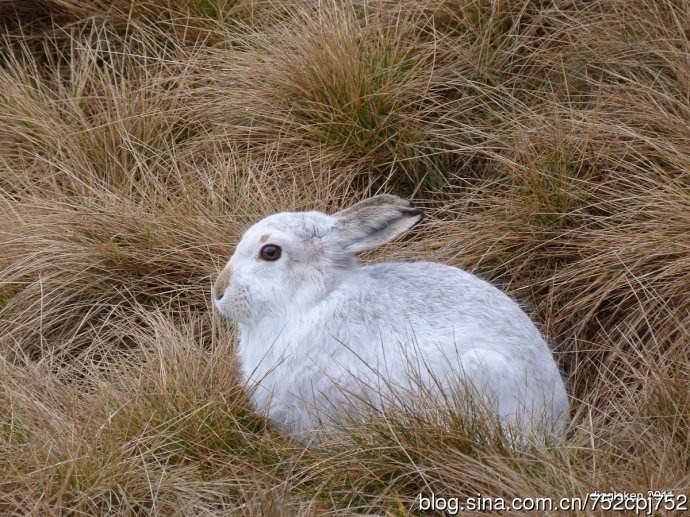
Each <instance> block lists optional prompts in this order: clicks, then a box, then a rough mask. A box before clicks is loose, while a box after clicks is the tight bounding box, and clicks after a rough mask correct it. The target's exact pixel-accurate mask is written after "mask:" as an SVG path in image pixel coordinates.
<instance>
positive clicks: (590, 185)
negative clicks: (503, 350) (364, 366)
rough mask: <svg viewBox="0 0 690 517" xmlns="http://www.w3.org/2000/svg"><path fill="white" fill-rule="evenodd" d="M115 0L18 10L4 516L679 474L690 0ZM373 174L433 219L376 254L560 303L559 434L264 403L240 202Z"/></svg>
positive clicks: (3, 67) (296, 199)
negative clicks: (339, 422)
mask: <svg viewBox="0 0 690 517" xmlns="http://www.w3.org/2000/svg"><path fill="white" fill-rule="evenodd" d="M107 4H108V5H106V3H104V2H97V1H76V0H69V1H61V2H52V1H46V2H35V3H27V2H7V3H5V4H4V5H3V7H2V11H1V12H0V14H1V15H2V24H3V27H4V28H5V38H4V39H3V43H2V45H3V51H2V52H0V55H2V58H0V207H1V208H0V210H1V211H2V214H3V217H2V218H0V451H1V452H0V511H1V512H2V513H7V514H9V515H11V514H29V515H34V514H35V515H66V514H76V513H83V514H89V515H98V514H114V515H134V514H136V515H144V514H151V515H170V514H173V513H175V512H177V513H180V514H184V515H187V514H189V515H201V514H207V515H227V514H233V515H235V514H239V515H264V514H267V515H321V514H324V513H329V514H333V515H353V514H367V513H368V514H383V515H406V514H420V515H423V514H425V512H423V511H420V510H419V507H418V497H419V495H420V494H424V495H427V496H428V495H430V494H431V493H434V494H436V495H438V496H445V497H460V498H461V499H463V498H465V497H470V496H475V495H476V494H477V493H479V494H481V496H483V497H504V498H508V499H510V498H513V497H528V496H530V497H551V498H553V499H554V500H557V499H560V498H561V497H574V496H579V497H584V496H585V495H586V494H587V493H590V492H593V491H599V492H621V491H627V492H642V493H645V494H646V493H647V491H648V490H662V491H663V490H671V491H674V492H675V493H686V494H687V493H688V490H689V489H688V483H689V480H690V443H689V441H688V436H690V429H689V427H690V399H689V398H688V394H689V393H690V380H689V379H690V371H689V370H688V365H689V364H690V355H689V354H690V352H689V350H690V348H689V347H688V344H689V343H690V334H689V331H688V329H689V328H690V299H689V298H688V294H687V293H688V292H690V248H689V247H688V243H687V241H688V239H687V235H688V234H690V217H689V214H690V196H689V194H688V193H689V192H690V145H689V144H688V138H687V128H688V125H689V124H690V108H689V106H690V102H688V99H689V95H690V94H689V93H688V84H689V78H690V63H688V59H687V55H688V53H689V52H690V40H689V39H688V33H687V30H685V28H686V27H688V26H690V15H689V14H688V13H689V12H690V11H689V10H688V9H687V6H686V5H685V4H684V3H683V2H676V1H672V0H663V1H652V0H642V1H638V2H618V1H615V0H596V1H593V2H573V1H560V0H553V1H548V2H536V1H531V0H524V1H520V2H489V1H483V0H450V1H445V0H424V1H423V2H402V3H401V2H387V1H377V2H357V1H344V0H332V1H329V2H325V3H324V2H306V3H304V2H303V3H300V4H299V5H297V4H291V3H288V2H283V1H272V0H271V1H265V2H264V1H261V2H191V1H169V2H168V1H166V2H157V1H153V0H151V1H147V2H129V1H125V0H122V1H118V2H109V3H107ZM382 190H385V191H390V192H395V193H398V194H402V195H407V196H410V197H413V198H414V199H415V201H416V202H418V203H419V204H420V205H421V206H422V207H424V209H425V210H426V211H427V213H428V214H429V215H430V217H429V218H428V219H427V221H426V222H425V223H424V224H423V225H422V226H421V227H420V228H419V229H417V230H415V232H416V233H415V235H413V236H411V238H410V239H408V240H406V241H405V243H404V245H403V244H394V245H389V246H387V247H385V248H384V249H383V250H381V251H379V252H376V253H375V254H374V255H371V256H369V257H367V258H373V259H374V260H377V259H383V258H384V257H385V258H386V259H411V260H437V261H441V262H445V263H449V264H453V265H457V266H461V267H464V268H466V269H468V270H471V271H474V272H476V273H478V274H479V275H480V276H482V277H484V278H486V279H488V280H491V281H493V282H495V283H497V284H499V285H501V286H502V287H503V288H504V289H506V290H507V291H509V292H510V293H511V294H513V295H514V296H515V297H516V298H518V299H519V300H520V301H521V302H523V303H524V304H525V306H526V307H528V309H529V311H530V312H531V314H532V315H533V316H534V318H535V319H536V320H538V321H539V322H540V323H541V325H542V331H543V332H544V334H545V335H546V336H547V337H548V338H549V341H550V342H551V343H552V344H553V346H554V349H555V354H556V357H557V359H558V361H559V363H560V365H561V367H562V369H563V371H564V373H565V375H566V377H567V380H568V385H569V388H570V391H571V394H572V400H571V416H572V418H573V424H572V426H571V428H570V429H569V431H568V434H567V436H566V437H565V439H564V440H563V442H562V443H552V444H539V443H521V444H514V443H510V441H509V440H508V439H507V438H506V437H505V436H503V435H501V434H500V433H498V434H497V433H495V432H494V431H495V430H494V429H492V427H491V422H490V420H487V419H478V420H476V421H473V420H472V419H471V418H470V417H469V416H468V414H467V412H463V411H460V410H459V411H458V412H455V413H454V412H452V411H449V410H448V408H447V407H444V406H445V404H443V403H441V404H439V406H440V407H436V408H435V411H432V413H433V414H434V415H436V416H435V417H434V418H431V417H430V416H429V413H428V412H425V411H423V410H422V409H423V408H419V407H416V406H414V407H410V404H407V403H405V401H398V402H399V403H397V404H393V407H391V408H390V409H389V410H388V411H386V412H385V413H382V414H378V415H368V416H366V418H361V419H357V420H355V419H353V420H352V421H350V422H346V423H344V425H343V429H342V430H341V431H342V432H341V433H339V434H338V435H337V436H331V437H329V439H328V440H326V441H324V443H322V444H321V445H319V446H318V447H317V446H312V447H307V446H305V445H304V444H300V443H296V442H292V441H289V440H288V439H286V438H285V437H283V436H281V435H280V434H279V433H277V432H276V431H275V430H274V429H272V428H271V427H270V426H268V425H267V424H266V422H265V421H264V420H263V418H262V416H261V415H257V414H256V413H255V412H254V411H253V409H252V408H251V405H250V404H249V402H248V396H247V393H246V390H245V388H244V386H242V383H241V377H240V375H239V370H238V365H237V363H236V360H235V356H234V344H235V342H236V337H235V336H234V334H233V329H231V328H229V326H228V325H226V324H225V323H224V322H222V321H220V320H219V319H218V318H217V317H216V316H215V315H214V314H213V312H212V310H211V309H210V307H209V297H210V294H209V293H210V282H211V279H212V278H213V276H214V275H215V274H216V272H217V271H218V270H219V269H220V268H221V267H222V264H223V263H224V262H225V261H226V260H227V258H228V257H229V255H230V253H231V250H232V247H233V245H234V243H236V242H237V240H238V239H239V236H240V235H241V232H242V230H243V228H244V227H245V226H246V225H247V224H248V223H250V222H252V221H254V220H256V219H258V218H260V217H262V216H264V215H268V214H270V213H273V212H277V211H281V210H302V209H312V208H316V209H322V210H335V209H337V208H340V207H342V206H346V205H348V204H350V203H351V201H352V200H353V199H355V198H360V197H362V196H365V195H368V194H371V193H374V192H378V191H382ZM427 409H428V408H427ZM506 513H508V514H510V512H506ZM582 513H583V514H585V513H587V514H588V512H582ZM514 514H518V513H517V512H514ZM551 514H554V515H555V514H556V512H555V511H554V512H552V513H551Z"/></svg>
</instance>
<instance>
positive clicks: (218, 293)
mask: <svg viewBox="0 0 690 517" xmlns="http://www.w3.org/2000/svg"><path fill="white" fill-rule="evenodd" d="M231 276H232V270H231V269H230V266H225V267H224V268H223V270H222V271H221V272H220V274H219V275H218V278H216V281H215V283H214V284H213V295H214V296H215V297H216V300H220V299H221V298H222V297H223V295H224V294H225V290H226V289H227V288H228V284H230V277H231Z"/></svg>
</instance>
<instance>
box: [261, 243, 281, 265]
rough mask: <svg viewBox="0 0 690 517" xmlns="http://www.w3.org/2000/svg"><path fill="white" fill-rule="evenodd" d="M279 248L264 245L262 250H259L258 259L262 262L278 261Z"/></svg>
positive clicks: (273, 245)
mask: <svg viewBox="0 0 690 517" xmlns="http://www.w3.org/2000/svg"><path fill="white" fill-rule="evenodd" d="M280 252H281V249H280V246H276V245H275V244H266V246H264V247H263V248H261V253H259V257H261V258H262V259H264V260H271V261H273V260H278V259H279V258H280Z"/></svg>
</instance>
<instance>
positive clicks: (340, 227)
mask: <svg viewBox="0 0 690 517" xmlns="http://www.w3.org/2000/svg"><path fill="white" fill-rule="evenodd" d="M333 216H334V217H335V218H336V222H335V224H334V227H333V229H334V236H335V238H336V239H337V240H338V242H339V244H340V245H341V246H342V247H343V249H344V250H345V251H348V252H351V253H358V252H360V251H364V250H367V249H370V248H375V247H376V246H380V245H382V244H385V243H386V242H388V241H392V240H393V239H395V238H396V237H398V236H400V235H402V234H403V233H404V232H406V231H407V230H409V229H410V228H412V227H413V226H414V225H415V224H417V223H418V222H419V221H421V220H422V218H423V217H424V214H422V212H421V211H420V210H419V208H417V207H416V206H415V204H414V203H412V202H411V201H408V200H406V199H403V198H401V197H398V196H392V195H390V194H381V195H379V196H374V197H371V198H369V199H365V200H363V201H360V202H359V203H357V204H355V205H352V206H351V207H350V208H346V209H345V210H341V211H340V212H336V213H335V214H333Z"/></svg>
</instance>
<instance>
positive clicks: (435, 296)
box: [354, 262, 545, 351]
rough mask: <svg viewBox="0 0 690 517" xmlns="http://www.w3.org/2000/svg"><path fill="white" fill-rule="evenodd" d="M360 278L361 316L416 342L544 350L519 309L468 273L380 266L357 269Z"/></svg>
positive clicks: (426, 265)
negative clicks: (383, 321)
mask: <svg viewBox="0 0 690 517" xmlns="http://www.w3.org/2000/svg"><path fill="white" fill-rule="evenodd" d="M359 275H361V278H359V279H357V280H355V281H354V283H355V284H356V285H357V288H356V291H357V296H358V298H359V301H360V303H361V304H362V306H363V307H362V308H363V311H364V312H369V313H371V314H376V315H377V316H379V317H382V318H388V320H389V325H390V326H391V327H392V328H398V329H400V328H409V329H410V330H411V331H412V332H413V333H414V335H415V336H416V337H417V338H418V339H424V338H428V339H432V340H434V341H437V342H438V341H439V340H441V341H446V340H449V341H452V342H453V344H454V345H463V344H466V345H468V346H488V347H489V348H492V349H497V350H501V351H505V347H510V348H516V349H517V348H519V349H521V350H523V351H524V350H525V348H532V349H534V350H535V351H537V350H539V351H541V350H545V344H544V342H543V339H542V338H541V335H540V333H539V331H538V330H537V329H536V327H535V325H534V324H533V323H532V321H531V320H530V318H529V317H528V316H527V315H526V314H525V312H524V311H523V310H522V308H521V307H520V306H519V305H518V304H517V303H516V302H515V301H514V300H512V299H511V298H510V297H509V296H508V295H506V294H505V293H503V292H502V291H501V290H499V289H498V288H496V287H494V286H493V285H491V284H490V283H489V282H486V281H485V280H482V279H480V278H478V277H477V276H475V275H472V274H471V273H468V272H467V271H463V270H461V269H458V268H456V267H452V266H448V265H445V264H440V263H436V262H384V263H379V264H373V265H369V266H364V267H362V268H361V269H360V271H359V273H358V276H359ZM463 341H465V342H466V343H463ZM469 341H472V342H473V343H470V342H469Z"/></svg>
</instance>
